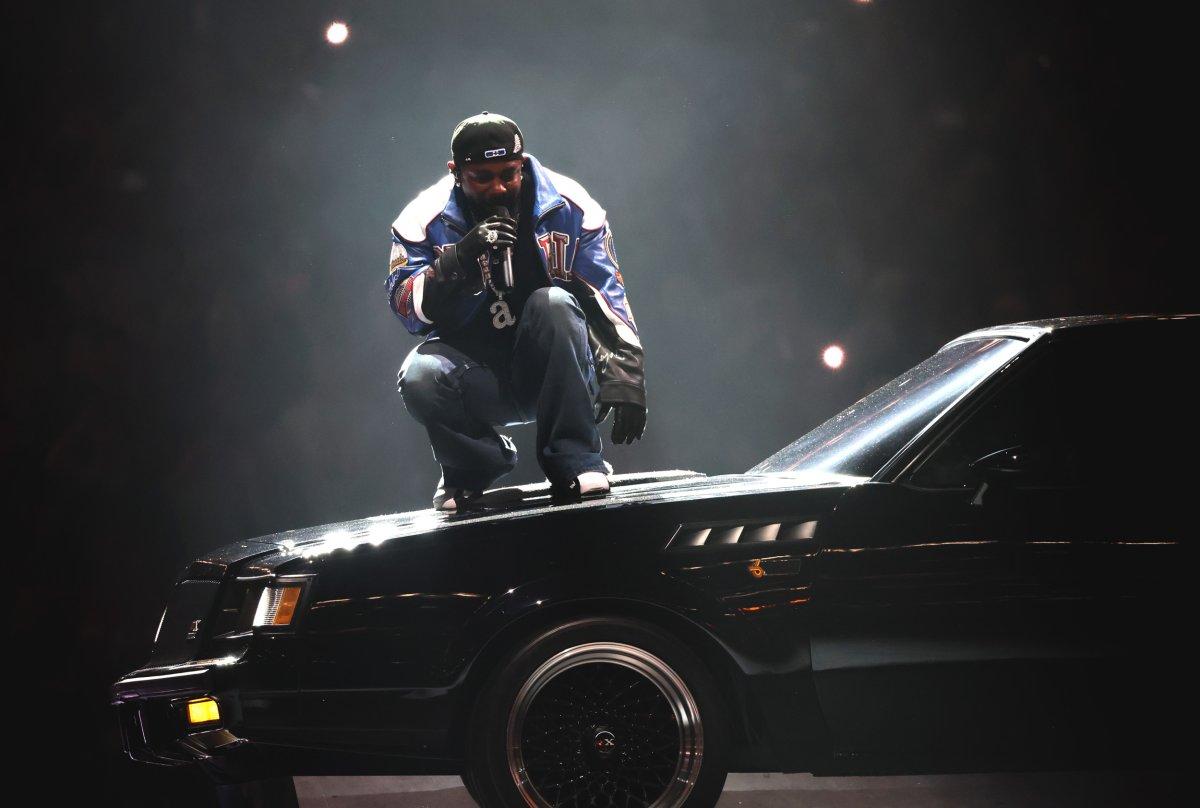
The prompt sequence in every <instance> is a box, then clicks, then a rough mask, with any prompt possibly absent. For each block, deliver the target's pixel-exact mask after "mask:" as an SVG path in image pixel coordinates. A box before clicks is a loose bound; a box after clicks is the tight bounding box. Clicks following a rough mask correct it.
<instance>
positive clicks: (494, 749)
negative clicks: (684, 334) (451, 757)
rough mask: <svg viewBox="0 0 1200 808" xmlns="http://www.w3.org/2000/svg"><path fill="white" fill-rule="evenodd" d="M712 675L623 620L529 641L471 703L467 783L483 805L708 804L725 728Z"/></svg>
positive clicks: (722, 769) (654, 807) (571, 627)
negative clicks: (472, 704)
mask: <svg viewBox="0 0 1200 808" xmlns="http://www.w3.org/2000/svg"><path fill="white" fill-rule="evenodd" d="M725 722H726V716H725V705H724V703H723V702H722V699H721V697H720V694H719V691H718V690H717V687H716V684H715V683H714V681H713V677H712V674H711V673H710V672H709V671H708V669H707V668H706V667H705V666H704V664H703V663H702V662H701V661H700V660H699V659H698V658H697V657H696V656H695V654H693V653H692V652H691V651H690V650H689V649H688V648H687V647H686V646H685V645H684V644H683V643H681V642H680V641H679V640H677V639H675V638H674V637H672V636H671V635H669V634H667V633H666V632H664V631H662V630H660V629H658V628H657V627H654V626H651V625H648V624H645V623H641V622H636V621H632V620H627V619H622V618H588V619H581V620H576V621H573V622H570V623H566V624H564V625H560V626H557V627H555V628H552V629H550V630H548V631H544V632H542V633H541V634H539V635H538V636H536V637H534V638H533V639H532V640H530V641H528V642H526V643H523V644H522V645H521V646H520V647H519V648H518V649H516V650H515V651H514V652H513V653H512V654H510V655H509V656H508V657H507V658H506V659H505V660H504V661H503V662H502V663H501V664H500V665H499V666H498V667H497V669H496V670H495V671H494V672H493V673H492V675H491V676H490V677H489V679H488V681H487V682H486V684H485V685H484V687H483V688H482V689H481V691H480V695H479V697H478V699H477V700H476V704H475V709H474V711H473V713H472V716H471V725H470V728H469V730H468V736H467V771H466V772H464V775H463V779H464V782H466V783H467V784H468V788H469V790H470V792H471V795H472V796H473V797H474V798H475V799H476V801H477V802H479V804H480V805H482V806H484V807H485V808H520V807H521V806H530V808H550V807H551V806H555V807H557V806H575V805H579V806H583V805H610V804H611V805H622V806H624V805H630V806H642V808H710V806H712V805H714V804H715V803H716V801H717V799H718V797H720V795H721V789H722V788H723V787H724V785H725V775H726V765H727V764H726V761H727V755H728V752H727V749H728V738H729V734H728V732H726V730H725V727H726V723H725Z"/></svg>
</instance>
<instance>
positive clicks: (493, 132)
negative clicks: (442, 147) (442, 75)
mask: <svg viewBox="0 0 1200 808" xmlns="http://www.w3.org/2000/svg"><path fill="white" fill-rule="evenodd" d="M524 154H525V138H524V137H523V136H522V135H521V128H520V127H519V126H517V125H516V124H515V123H513V122H512V121H511V120H510V119H508V118H505V117H504V116H503V115H496V114H494V113H491V112H488V111H487V110H484V111H483V112H481V113H479V114H478V115H472V116H471V117H470V118H467V119H466V120H465V121H463V122H462V123H460V124H459V125H458V126H456V127H454V134H453V135H451V136H450V155H451V157H453V158H454V164H455V165H456V166H458V167H460V168H461V167H462V166H465V165H470V164H471V163H482V162H484V161H485V160H512V159H515V158H517V157H521V156H523V155H524Z"/></svg>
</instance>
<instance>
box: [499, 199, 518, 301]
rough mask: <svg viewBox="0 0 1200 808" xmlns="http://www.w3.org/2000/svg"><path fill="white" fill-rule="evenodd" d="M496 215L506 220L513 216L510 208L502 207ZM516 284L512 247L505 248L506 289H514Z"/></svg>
mask: <svg viewBox="0 0 1200 808" xmlns="http://www.w3.org/2000/svg"><path fill="white" fill-rule="evenodd" d="M496 215H498V216H503V217H505V218H506V219H511V218H512V215H511V214H510V213H509V212H508V208H506V207H504V206H503V205H501V206H500V207H498V208H496ZM515 285H516V284H515V283H514V282H513V266H512V247H505V248H504V288H506V289H512V288H513V286H515Z"/></svg>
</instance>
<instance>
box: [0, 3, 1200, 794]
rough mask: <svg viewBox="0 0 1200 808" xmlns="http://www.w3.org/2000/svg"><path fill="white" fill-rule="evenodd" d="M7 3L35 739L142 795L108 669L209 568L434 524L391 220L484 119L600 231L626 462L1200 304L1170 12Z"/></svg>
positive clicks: (13, 258)
mask: <svg viewBox="0 0 1200 808" xmlns="http://www.w3.org/2000/svg"><path fill="white" fill-rule="evenodd" d="M1179 13H1180V14H1182V13H1183V12H1182V11H1181V12H1179ZM11 14H12V22H10V28H9V40H10V41H9V44H8V46H7V48H6V50H5V55H4V59H5V61H6V62H7V63H8V64H7V65H6V70H5V73H6V76H7V77H8V82H7V83H8V86H9V97H10V99H11V101H10V104H9V109H10V116H11V117H10V119H9V121H10V123H9V124H8V126H7V129H8V131H7V132H6V134H5V140H6V141H7V142H8V148H6V149H5V153H6V155H7V160H6V161H5V162H6V164H7V169H8V199H9V206H10V214H9V215H8V216H7V217H6V219H7V228H6V229H7V230H8V235H7V236H6V242H7V245H8V247H9V250H8V262H7V265H8V267H9V268H8V271H7V277H8V280H9V283H10V290H15V294H12V293H10V295H9V296H8V300H9V301H10V305H9V306H7V307H6V308H7V312H8V316H6V317H5V318H4V320H3V329H4V343H3V344H4V365H3V371H4V410H3V416H2V417H3V420H2V422H0V440H2V442H3V444H2V447H0V448H2V456H3V458H4V464H5V467H6V475H5V476H6V478H7V485H6V487H7V488H8V490H9V492H10V498H9V503H10V505H9V506H8V512H9V516H8V519H7V521H8V523H9V525H10V527H9V529H8V530H6V531H5V533H6V541H7V543H8V545H9V548H10V551H9V552H8V553H7V554H6V557H5V558H6V560H7V561H8V562H9V563H8V564H7V565H6V567H7V568H8V569H10V570H12V571H13V572H12V574H11V576H10V577H9V583H8V587H7V591H8V592H9V593H10V597H11V607H10V608H9V609H8V614H9V621H10V631H9V635H10V638H9V640H10V645H9V647H10V653H9V654H8V660H9V663H8V664H9V668H10V671H11V672H14V673H16V674H17V675H18V677H19V679H20V681H21V682H23V685H22V686H21V690H19V691H18V692H19V693H20V694H21V696H20V698H19V699H18V702H19V704H18V708H19V709H18V712H17V713H16V717H15V718H14V719H13V720H14V722H15V724H16V725H17V726H21V727H22V728H23V730H22V731H23V732H25V733H26V736H25V737H27V738H28V739H30V741H29V743H28V748H30V749H32V750H33V751H34V752H35V754H36V755H38V756H44V753H45V752H46V751H47V750H49V749H56V750H57V751H56V752H55V755H56V760H57V765H59V766H60V767H61V770H63V771H68V772H71V773H72V776H73V777H74V776H81V777H92V778H93V779H92V780H90V782H92V783H94V784H95V787H96V788H97V789H98V791H97V792H96V793H97V794H98V795H99V794H104V795H107V796H106V797H105V799H106V800H110V801H111V800H114V799H116V796H115V795H116V794H117V793H118V792H120V791H121V790H122V789H130V788H133V786H131V785H130V783H131V782H132V781H131V775H130V773H129V770H130V769H131V768H132V766H131V765H127V764H123V763H122V762H121V758H120V756H119V755H117V754H116V753H115V752H114V751H113V749H112V743H113V742H114V739H115V733H114V732H113V729H112V716H111V715H110V712H109V708H108V707H107V705H106V688H107V685H108V683H109V682H111V681H112V680H113V679H114V678H115V677H116V676H117V675H119V674H120V673H123V672H125V671H127V670H129V669H131V668H133V667H136V666H137V665H139V664H141V663H142V662H144V661H145V658H146V657H147V654H148V650H149V645H150V641H151V638H152V636H153V633H154V628H155V625H156V622H157V620H158V617H159V613H160V611H161V608H162V605H163V603H164V602H165V599H166V597H167V593H168V590H169V587H170V585H171V582H172V579H173V576H174V575H175V574H176V573H177V572H178V570H179V569H180V568H181V566H182V565H183V563H184V562H185V561H187V560H188V559H190V558H191V557H193V556H194V555H196V554H197V553H198V552H200V551H202V550H204V549H207V548H209V547H213V546H216V545H220V544H224V543H227V542H230V541H233V540H236V539H238V538H243V537H247V536H250V535H257V534H263V533H269V532H274V531H278V530H284V529H288V528H294V527H300V526H304V525H309V524H315V523H321V522H330V521H337V520H343V519H348V518H352V517H361V516H366V515H372V514H379V513H387V512H392V511H399V510H411V509H416V508H422V507H426V506H427V503H428V501H429V497H430V495H431V493H432V490H433V486H434V482H435V480H436V479H437V466H436V464H435V463H434V462H433V459H432V457H431V455H430V452H429V447H428V443H427V442H426V439H425V436H424V433H423V431H422V430H421V429H420V428H419V427H418V425H417V424H416V423H415V422H413V421H412V420H411V419H410V418H409V417H408V416H407V414H406V413H405V412H404V410H403V408H402V405H401V403H400V400H399V396H398V395H397V393H396V392H395V375H396V370H397V368H398V367H399V365H400V363H401V361H402V359H403V357H404V355H405V354H406V353H407V351H409V350H410V349H411V348H412V347H414V346H415V345H416V344H417V341H416V340H415V339H414V338H413V337H411V336H410V335H409V334H408V333H407V332H406V331H405V330H404V328H403V326H402V325H401V324H400V322H399V321H398V320H397V319H396V318H395V317H394V316H393V315H392V314H391V313H390V312H389V311H388V308H387V305H386V301H385V297H384V291H383V283H384V279H385V276H386V259H387V252H388V248H389V239H388V226H389V224H390V223H391V221H392V219H393V218H394V217H395V215H396V214H397V212H398V211H399V210H400V208H401V207H402V206H403V205H404V204H405V202H407V201H408V200H409V199H410V198H411V197H413V196H414V195H415V194H416V193H417V192H418V191H419V190H421V189H422V188H424V187H426V186H428V185H429V184H431V183H433V182H434V181H436V180H437V179H438V178H439V177H440V175H441V173H442V172H443V171H444V170H445V169H444V163H445V160H446V159H447V157H448V155H447V151H448V141H449V133H450V130H451V129H452V127H453V126H454V124H455V123H456V122H457V121H458V120H459V119H461V118H463V117H466V116H468V115H471V114H474V113H476V112H478V111H480V110H481V109H488V110H491V111H494V112H501V113H504V114H506V115H509V116H511V117H513V118H514V119H515V120H516V121H517V122H518V123H519V124H520V125H521V126H522V128H523V129H524V132H525V134H526V141H527V146H528V148H529V150H530V151H531V152H532V153H534V154H536V155H537V156H538V157H539V158H540V159H542V160H543V162H544V163H546V164H547V165H549V166H550V167H552V168H554V169H556V170H558V171H561V172H563V173H565V174H567V175H569V176H572V177H574V178H576V179H578V180H579V181H580V182H581V183H583V185H584V186H585V187H586V188H588V189H589V191H590V192H591V193H592V194H593V196H595V197H596V198H597V199H598V200H599V201H600V202H601V204H603V205H604V206H605V207H606V208H607V209H608V211H609V219H610V222H611V224H612V226H613V230H614V233H615V237H616V246H617V250H618V253H619V255H620V258H621V266H622V270H623V274H624V275H625V278H626V282H627V285H628V290H629V295H630V299H631V300H632V302H633V306H634V309H635V312H636V315H637V318H638V322H639V326H640V330H641V334H642V338H643V341H644V343H645V345H646V354H647V372H648V382H649V383H648V388H649V401H650V416H649V427H648V430H647V434H646V437H645V439H644V440H643V441H642V442H641V443H639V444H636V445H635V446H633V447H619V448H614V449H611V450H609V452H608V455H607V456H608V457H609V459H610V460H611V461H612V462H613V464H614V465H615V466H616V467H617V471H633V470H642V469H652V468H693V469H697V470H700V471H704V472H708V473H725V472H737V471H742V470H744V469H746V468H748V467H750V466H752V465H754V464H755V463H756V462H758V461H759V460H760V459H761V458H763V457H764V456H766V455H768V454H770V453H771V452H773V451H774V450H775V449H776V448H778V447H779V446H781V445H783V444H785V443H787V442H788V441H790V440H792V439H794V438H795V437H797V436H798V435H800V434H801V433H803V432H804V431H806V430H807V429H808V428H810V427H812V426H814V425H816V424H817V423H819V422H820V421H821V420H823V419H824V418H825V417H827V416H828V415H831V414H832V413H833V412H834V411H836V410H838V409H840V408H841V407H843V406H845V405H846V404H848V403H850V402H851V401H853V400H854V399H856V398H857V397H859V396H860V395H862V394H863V393H865V392H867V391H868V390H870V389H872V388H873V387H875V386H877V385H878V384H880V383H882V382H883V381H885V380H886V379H888V378H890V377H891V376H893V375H895V374H896V373H898V372H900V371H901V370H903V369H905V368H906V367H908V366H909V365H911V364H913V363H915V362H916V361H918V360H919V359H920V358H922V357H923V356H924V355H926V354H928V353H930V352H932V351H933V350H935V349H936V348H937V347H938V346H939V345H940V344H942V343H943V342H945V341H946V340H948V339H950V338H952V337H954V336H956V335H957V334H959V333H961V332H963V331H966V330H969V329H972V328H976V327H980V326H984V325H989V324H993V323H997V322H1007V321H1014V320H1022V319H1030V318H1037V317H1046V316H1054V315H1065V314H1083V313H1106V312H1136V311H1155V310H1158V311H1181V310H1187V309H1191V310H1195V309H1196V308H1197V306H1196V303H1197V299H1196V297H1195V296H1194V295H1190V294H1189V292H1188V289H1189V288H1190V286H1189V285H1188V284H1186V283H1185V280H1184V278H1185V275H1184V273H1185V272H1190V267H1191V262H1190V260H1188V259H1190V255H1188V254H1187V253H1186V252H1185V249H1186V248H1185V244H1186V242H1185V240H1184V237H1185V235H1186V232H1185V230H1184V227H1185V224H1184V217H1183V215H1182V213H1181V208H1182V205H1183V199H1185V198H1186V197H1185V194H1188V195H1190V194H1189V193H1188V192H1189V191H1190V188H1189V187H1188V186H1187V183H1188V182H1190V180H1188V179H1186V177H1189V176H1190V175H1191V170H1190V169H1191V165H1192V163H1193V162H1194V160H1193V159H1192V151H1193V149H1194V145H1193V143H1192V142H1191V140H1192V138H1191V137H1190V136H1187V134H1186V133H1188V132H1189V131H1190V130H1191V128H1190V126H1187V125H1185V124H1184V123H1183V121H1184V119H1185V118H1186V117H1189V116H1190V113H1191V109H1190V104H1191V101H1190V99H1192V98H1194V96H1195V91H1194V84H1193V78H1192V77H1193V74H1194V70H1193V69H1192V65H1191V64H1190V62H1189V60H1188V58H1187V57H1188V55H1189V50H1188V48H1191V47H1193V46H1192V45H1191V44H1190V43H1184V42H1183V41H1182V38H1183V36H1184V32H1185V30H1186V26H1185V25H1184V21H1183V19H1181V18H1175V17H1174V16H1173V14H1174V12H1172V11H1168V10H1162V9H1158V10H1151V9H1147V7H1145V6H1137V5H1134V4H1117V3H1109V4H1100V3H1093V2H1047V1H1043V2H1030V3H1020V2H993V3H982V2H900V1H899V0H876V2H873V3H866V4H864V3H856V2H852V0H827V1H825V2H803V3H801V2H774V3H767V2H753V1H749V2H748V1H747V0H742V1H741V2H737V3H730V2H718V1H717V0H706V1H705V2H686V3H683V2H680V3H636V2H618V3H593V4H586V5H585V4H580V3H567V2H558V3H548V2H547V3H519V4H515V5H505V4H499V3H495V2H462V3H433V2H406V3H383V2H378V3H370V4H367V3H350V2H342V3H338V2H288V3H284V2H271V3H241V2H236V3H235V2H227V3H218V2H169V3H161V2H145V3H130V2H126V3H91V4H71V5H66V4H54V3H38V4H28V5H27V6H25V7H23V8H21V9H19V10H14V11H12V12H11ZM334 19H344V20H346V21H347V22H348V23H349V24H350V26H351V36H350V40H349V42H348V43H347V44H346V45H344V46H342V47H341V48H334V47H331V46H329V45H328V44H327V43H326V42H325V41H324V39H323V31H324V28H325V26H326V25H327V24H328V23H329V22H330V21H331V20H334ZM14 22H15V25H13V23H14ZM13 113H15V114H13ZM14 119H15V120H14ZM1185 138H1186V140H1187V141H1188V142H1185ZM1185 169H1186V170H1185ZM832 342H837V343H839V344H842V345H843V346H844V347H845V348H846V351H847V355H848V359H847V364H846V366H845V368H844V369H843V370H841V371H840V372H837V373H833V372H830V371H828V370H826V369H825V368H824V367H823V366H822V365H821V363H820V353H821V350H822V349H823V348H824V346H825V345H827V344H829V343H832ZM605 434H606V435H607V429H606V430H605ZM516 438H517V440H518V444H519V445H520V446H521V448H522V449H523V451H524V453H525V454H526V459H525V460H523V461H522V465H521V466H520V468H519V469H518V471H517V472H516V473H515V474H514V475H513V477H512V478H510V479H512V480H513V481H515V482H527V481H532V480H535V479H538V478H539V477H540V475H539V474H538V473H537V469H536V466H535V465H534V464H533V463H532V461H531V459H530V458H529V457H528V455H530V454H531V452H532V427H525V428H522V429H518V430H517V431H516ZM52 739H53V740H55V741H57V743H56V744H55V745H54V746H46V745H44V744H45V743H47V742H49V741H50V740H52ZM97 800H99V797H97Z"/></svg>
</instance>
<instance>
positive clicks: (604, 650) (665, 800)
mask: <svg viewBox="0 0 1200 808" xmlns="http://www.w3.org/2000/svg"><path fill="white" fill-rule="evenodd" d="M593 663H609V664H615V665H622V666H624V667H626V668H629V669H630V670H633V671H634V672H636V673H638V674H641V675H642V676H644V677H645V678H646V679H648V680H649V681H650V682H651V683H652V684H654V686H655V687H657V688H658V690H659V692H660V693H662V695H663V697H664V698H665V699H666V700H667V704H668V705H670V708H671V712H672V714H673V715H674V716H675V726H676V729H677V730H678V731H679V760H678V762H677V763H676V766H675V773H674V774H673V775H672V778H671V783H670V785H669V786H668V787H667V790H666V791H664V792H663V793H662V795H661V796H660V797H659V798H658V799H657V800H655V801H654V803H653V804H652V805H651V806H650V808H678V806H680V805H682V804H683V803H684V801H685V800H687V798H688V795H690V794H691V793H692V789H693V788H694V787H695V785H696V780H697V779H698V778H699V776H700V767H701V763H702V761H703V758H704V725H703V724H702V723H701V720H700V708H699V707H698V706H697V705H696V699H695V697H694V696H692V692H691V690H690V689H689V688H688V686H687V685H686V684H685V683H684V681H683V679H682V678H680V676H679V674H677V673H676V672H675V671H674V670H673V669H672V668H671V666H670V665H668V664H667V663H665V662H663V661H662V660H661V659H659V658H658V657H657V656H655V655H654V654H652V653H650V652H649V651H646V650H645V649H643V648H638V647H637V646H635V645H629V644H626V643H615V642H594V643H585V644H583V645H576V646H572V647H571V648H567V649H564V650H562V651H559V652H558V653H557V654H555V655H554V656H552V657H550V658H549V659H547V660H546V661H545V662H543V663H542V664H541V665H539V666H538V668H537V670H535V671H534V672H533V673H532V674H530V676H529V678H528V679H526V680H525V683H524V684H523V685H522V686H521V689H520V690H519V691H518V692H517V697H516V699H514V700H513V706H512V709H511V710H510V711H509V714H508V731H507V734H506V746H507V752H508V771H509V773H510V774H511V775H512V778H513V783H514V784H515V785H516V787H517V791H518V792H519V793H520V795H521V797H522V798H523V799H524V800H525V804H526V805H528V806H529V808H553V806H551V804H550V803H548V802H547V801H546V800H545V799H544V798H543V797H542V795H541V794H539V793H538V791H537V789H536V788H535V787H534V786H533V784H532V783H531V782H530V781H529V776H528V773H527V772H526V768H525V759H524V753H523V751H522V749H521V733H522V729H523V727H524V725H525V716H526V714H527V713H528V712H529V707H530V705H532V704H533V701H534V699H536V698H537V695H538V693H540V692H541V690H542V688H543V687H545V686H546V685H547V684H549V683H550V682H551V681H553V680H554V678H555V677H557V676H559V675H560V674H562V673H563V672H565V671H568V670H571V669H572V668H576V667H579V666H580V665H588V664H593Z"/></svg>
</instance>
